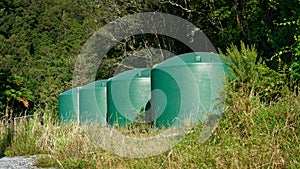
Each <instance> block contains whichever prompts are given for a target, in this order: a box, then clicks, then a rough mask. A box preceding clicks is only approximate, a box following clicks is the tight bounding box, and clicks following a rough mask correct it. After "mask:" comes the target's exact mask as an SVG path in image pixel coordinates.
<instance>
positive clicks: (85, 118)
mask: <svg viewBox="0 0 300 169" xmlns="http://www.w3.org/2000/svg"><path fill="white" fill-rule="evenodd" d="M106 82H107V81H106V80H98V81H95V82H92V83H89V84H87V85H85V86H83V87H82V88H81V89H80V92H79V110H80V115H79V120H80V124H85V123H97V124H98V125H102V126H105V125H106V113H107V99H106Z"/></svg>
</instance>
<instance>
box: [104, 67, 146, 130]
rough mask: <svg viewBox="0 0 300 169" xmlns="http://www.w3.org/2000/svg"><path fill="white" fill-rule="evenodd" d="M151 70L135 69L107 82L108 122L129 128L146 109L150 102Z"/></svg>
mask: <svg viewBox="0 0 300 169" xmlns="http://www.w3.org/2000/svg"><path fill="white" fill-rule="evenodd" d="M150 96H151V87H150V69H133V70H129V71H125V72H122V73H120V74H118V75H117V76H114V77H112V78H110V79H109V80H108V82H107V103H108V104H107V105H108V107H107V109H108V114H107V122H108V123H109V124H111V125H117V126H128V125H129V124H131V123H132V122H133V121H135V118H136V117H137V115H138V114H139V113H140V112H141V111H143V110H144V109H145V106H146V104H147V102H148V101H149V100H150Z"/></svg>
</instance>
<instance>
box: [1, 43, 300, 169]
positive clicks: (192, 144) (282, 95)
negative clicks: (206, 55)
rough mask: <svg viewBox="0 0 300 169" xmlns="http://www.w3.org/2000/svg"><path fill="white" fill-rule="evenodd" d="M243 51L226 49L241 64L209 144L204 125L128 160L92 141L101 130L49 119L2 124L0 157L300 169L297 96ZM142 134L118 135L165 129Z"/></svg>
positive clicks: (104, 164)
mask: <svg viewBox="0 0 300 169" xmlns="http://www.w3.org/2000/svg"><path fill="white" fill-rule="evenodd" d="M241 46H242V47H241V50H242V52H239V50H238V49H237V48H236V47H232V48H231V49H228V51H227V52H228V55H229V56H230V57H231V60H232V62H233V63H236V64H234V65H233V66H232V67H230V69H229V70H231V73H232V74H233V77H234V79H235V80H234V81H230V82H229V83H228V85H227V91H226V112H225V114H224V115H223V117H222V118H221V119H220V121H219V123H218V126H217V128H216V130H215V131H214V132H213V134H212V135H211V137H209V139H208V140H206V141H205V142H201V141H199V140H200V134H201V132H202V129H203V128H202V125H201V124H199V125H196V126H194V128H193V132H191V133H189V134H187V135H186V137H185V138H184V139H183V140H181V141H180V142H179V143H178V144H177V145H176V146H174V147H170V149H169V150H168V151H166V152H164V153H161V154H159V155H156V156H152V157H148V158H125V157H120V156H118V155H116V154H114V153H113V152H112V151H107V150H104V149H103V148H102V147H101V146H99V144H98V143H97V142H95V140H99V141H100V142H101V141H102V142H103V138H105V137H104V136H103V134H102V133H100V132H99V131H97V128H96V127H95V128H94V129H95V130H93V131H92V130H91V131H92V132H94V136H98V137H95V138H91V137H90V136H91V135H88V134H89V133H88V131H87V130H86V129H85V127H86V126H85V125H82V126H78V125H76V124H58V123H55V122H51V120H49V121H48V122H47V123H45V124H44V125H40V124H39V123H38V120H37V118H33V119H30V120H29V121H28V120H25V121H20V122H19V124H17V125H15V126H12V125H10V126H7V125H5V124H2V125H0V129H1V130H0V134H1V135H0V145H1V147H0V150H1V152H0V153H1V155H7V156H14V155H32V154H48V156H43V157H41V158H39V159H38V162H37V164H36V165H38V166H40V167H57V168H180V169H181V168H300V153H299V152H300V146H299V145H300V142H299V136H300V95H298V96H297V95H295V94H294V93H293V92H290V91H288V90H286V87H285V86H284V80H285V77H281V75H279V74H276V75H274V72H273V73H272V74H270V72H271V71H270V70H269V69H265V67H264V65H263V64H262V63H259V62H258V63H256V60H257V59H256V57H257V54H256V51H255V50H253V49H250V48H248V47H246V46H244V45H243V44H242V45H241ZM249 70H252V71H250V74H249ZM274 77H277V78H274ZM273 81H274V83H273ZM140 129H141V128H139V127H136V126H133V127H132V128H129V129H121V130H120V132H121V133H123V134H127V135H128V136H129V137H138V138H145V137H149V136H152V135H154V136H155V135H157V134H158V133H160V132H163V131H156V132H154V133H147V132H146V133H142V134H141V133H140ZM97 133H98V134H97ZM101 139H102V140H101ZM111 144H112V143H111ZM115 145H116V147H115V148H123V147H122V146H119V147H118V145H117V144H115ZM148 147H149V149H147V150H145V151H148V150H151V149H152V150H156V149H159V148H161V145H159V144H158V143H156V142H155V141H153V142H151V144H150V143H149V144H148Z"/></svg>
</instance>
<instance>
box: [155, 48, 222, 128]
mask: <svg viewBox="0 0 300 169" xmlns="http://www.w3.org/2000/svg"><path fill="white" fill-rule="evenodd" d="M225 72H226V67H225V64H224V62H223V60H222V58H221V56H220V55H218V54H214V53H200V52H199V53H187V54H182V55H179V56H175V57H172V58H170V59H168V60H165V61H164V62H162V63H160V64H158V65H156V66H154V68H153V69H152V71H151V88H152V94H151V95H152V96H151V116H152V120H154V121H155V123H156V126H158V127H162V126H165V127H170V126H176V127H178V126H191V125H194V124H195V123H197V122H199V120H201V121H205V120H206V119H207V118H208V116H210V115H220V114H222V113H223V108H224V106H223V100H222V99H223V97H222V96H223V93H222V92H224V83H223V82H224V80H225Z"/></svg>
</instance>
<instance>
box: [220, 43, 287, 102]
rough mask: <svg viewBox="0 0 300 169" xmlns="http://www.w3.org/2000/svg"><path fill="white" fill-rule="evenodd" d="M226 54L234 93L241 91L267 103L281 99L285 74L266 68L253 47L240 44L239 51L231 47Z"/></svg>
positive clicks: (235, 47) (233, 46) (284, 84)
mask: <svg viewBox="0 0 300 169" xmlns="http://www.w3.org/2000/svg"><path fill="white" fill-rule="evenodd" d="M226 52H227V53H226V56H228V58H226V57H225V59H226V62H227V64H228V66H229V71H230V74H231V76H232V78H233V79H234V80H233V82H232V84H233V85H232V87H233V90H234V91H238V90H241V89H242V90H243V92H244V93H247V95H248V96H249V97H253V96H260V99H261V100H262V101H265V102H267V103H270V102H272V101H276V100H277V99H279V98H280V97H282V95H283V94H284V89H285V87H286V81H287V79H286V76H285V74H280V73H278V72H276V71H274V70H272V69H270V68H268V67H266V65H264V64H263V62H262V61H261V59H258V54H257V51H256V49H255V47H254V46H252V47H249V46H246V45H245V44H244V43H243V42H241V44H240V49H238V47H237V46H235V45H231V46H230V47H229V48H227V50H226ZM223 55H224V54H223Z"/></svg>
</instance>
